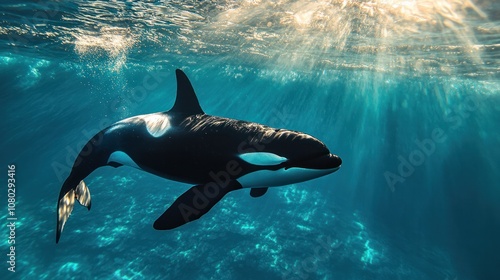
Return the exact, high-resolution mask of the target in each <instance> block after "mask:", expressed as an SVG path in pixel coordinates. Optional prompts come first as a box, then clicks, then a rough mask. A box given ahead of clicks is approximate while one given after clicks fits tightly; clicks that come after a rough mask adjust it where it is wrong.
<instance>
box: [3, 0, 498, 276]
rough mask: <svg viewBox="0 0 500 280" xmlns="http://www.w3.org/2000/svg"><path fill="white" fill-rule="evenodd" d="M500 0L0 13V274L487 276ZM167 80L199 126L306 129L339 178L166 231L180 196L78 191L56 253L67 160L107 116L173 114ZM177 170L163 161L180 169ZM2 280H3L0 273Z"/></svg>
mask: <svg viewBox="0 0 500 280" xmlns="http://www.w3.org/2000/svg"><path fill="white" fill-rule="evenodd" d="M499 11H500V6H499V4H498V3H496V2H495V1H476V0H474V1H451V0H450V1H448V0H435V1H287V0H285V1H268V2H266V1H243V2H240V1H216V2H210V1H173V2H172V1H147V2H131V1H113V2H104V1H88V2H87V1H73V2H71V3H65V2H59V1H54V2H51V1H34V2H28V1H25V2H22V1H2V3H1V4H0V13H1V15H2V16H1V19H0V20H1V22H2V24H1V26H0V81H1V83H2V90H1V95H0V98H1V100H0V103H1V104H2V108H3V110H2V118H1V120H0V122H1V127H2V137H1V138H0V141H1V142H0V146H1V147H2V153H1V155H2V156H1V161H2V166H4V171H3V173H2V176H3V177H2V178H3V179H2V180H3V182H4V183H2V186H3V187H2V188H3V189H4V191H0V199H1V200H0V201H1V205H2V208H1V209H2V210H1V211H2V212H1V213H0V219H1V220H2V223H5V224H8V222H7V216H8V209H7V188H8V187H7V179H8V167H7V166H8V165H10V164H15V166H16V175H15V179H16V203H17V204H16V217H17V218H18V220H17V222H16V226H17V227H16V232H15V233H16V236H15V237H16V239H15V240H16V244H15V245H16V272H15V273H12V272H10V271H8V270H7V268H8V267H9V264H8V263H7V261H8V256H6V255H7V254H9V244H8V240H9V239H8V236H9V233H10V231H8V228H7V227H5V226H4V227H2V230H1V231H0V234H1V237H0V238H1V239H0V243H1V244H2V246H1V248H2V249H1V252H0V256H2V258H1V261H2V263H3V264H4V265H3V266H2V271H1V272H0V275H1V279H295V280H298V279H443V280H444V279H460V280H461V279H496V278H498V277H499V272H498V269H497V267H498V263H499V257H498V252H499V251H500V241H499V239H498V236H500V203H498V202H499V201H500V189H499V183H498V182H499V180H500V164H499V159H500V130H499V129H498V123H499V122H500V75H499V73H500V72H499V70H500V68H499V65H500V36H499V35H498V34H499V32H500V18H499ZM176 68H182V69H183V70H184V71H185V72H186V74H187V75H188V76H189V77H190V79H191V82H192V83H193V86H194V88H195V90H196V91H197V94H198V98H199V100H200V103H201V106H202V108H203V109H204V111H205V112H206V113H208V114H212V115H217V116H223V117H229V118H235V119H242V120H248V121H253V122H259V123H263V124H267V125H270V126H274V127H283V128H288V129H293V130H298V131H303V132H306V133H308V134H311V135H313V136H315V137H317V138H318V139H321V140H322V141H323V142H324V143H325V144H326V145H327V146H328V147H329V148H330V150H331V151H332V153H335V154H338V155H339V156H340V157H341V158H342V159H343V165H342V168H341V169H340V170H339V171H337V172H336V173H334V174H331V175H328V176H325V177H322V178H319V179H315V180H312V181H308V182H304V183H299V184H295V185H291V186H284V187H281V188H271V189H270V190H269V191H268V193H267V194H266V195H265V196H263V197H261V198H252V197H250V196H249V194H248V191H245V190H242V191H236V192H232V193H230V194H229V195H227V196H226V197H225V198H224V199H223V200H222V201H221V202H220V203H219V204H217V205H216V206H215V207H214V208H213V209H212V210H211V211H210V212H209V213H208V214H207V215H205V216H204V217H202V218H201V219H200V220H198V221H196V222H192V223H189V224H186V225H184V226H182V227H180V228H178V229H175V230H172V231H155V230H154V229H153V228H152V224H153V222H154V220H155V219H156V218H157V217H158V216H159V215H161V214H162V213H163V212H164V211H165V209H166V208H167V207H168V206H169V205H170V204H171V203H172V202H173V201H174V200H175V199H176V198H177V197H178V196H179V195H180V194H182V193H183V192H184V191H185V190H187V189H188V188H189V187H190V186H189V185H186V184H181V183H177V182H173V181H168V180H165V179H162V178H159V177H155V176H153V175H151V174H147V173H144V172H140V171H138V170H135V169H132V168H127V167H122V168H118V169H114V168H111V167H106V168H101V169H99V170H97V171H95V172H94V173H93V174H92V175H91V176H89V177H88V179H87V180H86V182H87V184H88V186H89V188H90V190H91V192H92V201H93V202H92V205H93V206H92V210H91V211H90V212H88V211H87V210H86V209H84V208H83V207H75V210H74V211H73V214H72V216H71V218H70V219H69V221H68V223H67V224H66V226H65V230H64V233H63V236H62V238H61V241H60V242H59V244H57V245H56V244H55V228H56V205H57V198H58V194H59V190H60V188H61V184H62V182H63V180H64V179H65V178H66V176H67V175H68V173H69V168H70V167H69V166H71V165H72V162H73V160H74V156H75V154H76V153H78V152H79V150H80V149H81V147H82V146H83V145H84V143H86V142H87V141H88V139H89V138H90V137H91V136H92V135H93V134H94V133H96V132H97V131H99V130H100V129H102V128H104V127H106V126H107V125H108V124H110V123H113V122H116V121H118V120H121V119H123V118H127V117H130V116H134V115H139V114H146V113H152V112H158V111H166V110H168V109H170V107H171V106H172V105H173V102H174V98H175V87H176V85H175V73H174V70H175V69H176ZM172 160H175V159H172ZM4 276H5V277H4Z"/></svg>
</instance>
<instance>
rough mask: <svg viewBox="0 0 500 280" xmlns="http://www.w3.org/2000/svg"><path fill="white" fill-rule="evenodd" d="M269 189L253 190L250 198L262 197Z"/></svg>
mask: <svg viewBox="0 0 500 280" xmlns="http://www.w3.org/2000/svg"><path fill="white" fill-rule="evenodd" d="M267 189H268V188H251V189H250V196H251V197H261V196H263V195H265V194H266V192H267Z"/></svg>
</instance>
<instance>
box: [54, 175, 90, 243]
mask: <svg viewBox="0 0 500 280" xmlns="http://www.w3.org/2000/svg"><path fill="white" fill-rule="evenodd" d="M75 200H77V201H78V202H79V203H80V204H81V205H82V206H85V207H87V209H89V210H90V206H91V199H90V191H89V188H88V187H87V185H86V184H85V182H84V181H83V180H82V181H80V183H79V184H78V185H77V186H76V187H75V188H71V189H70V190H69V191H68V192H66V194H64V195H63V196H61V197H60V198H59V201H58V202H57V231H56V243H58V242H59V238H61V232H62V231H63V229H64V225H65V224H66V221H67V220H68V218H69V216H70V215H71V212H72V211H73V207H74V205H75Z"/></svg>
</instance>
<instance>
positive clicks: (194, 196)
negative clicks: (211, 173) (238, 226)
mask: <svg viewBox="0 0 500 280" xmlns="http://www.w3.org/2000/svg"><path fill="white" fill-rule="evenodd" d="M238 189H241V184H240V183H239V182H238V181H234V180H232V181H229V182H228V183H227V185H225V186H219V185H217V184H215V183H208V184H203V185H196V186H194V187H192V188H190V189H189V190H188V191H186V192H185V193H183V194H182V195H181V196H180V197H179V198H177V200H175V201H174V203H173V204H172V205H171V206H170V207H169V208H168V209H167V211H165V213H163V214H162V215H161V216H160V217H159V218H158V219H157V220H156V221H155V223H154V224H153V227H154V228H155V229H157V230H166V229H174V228H176V227H179V226H182V225H183V224H186V223H188V222H192V221H194V220H197V219H199V218H200V217H201V216H203V215H205V214H206V213H208V211H210V209H212V207H214V205H215V204H217V202H219V201H220V200H221V199H222V198H223V197H224V195H226V194H227V193H229V192H230V191H234V190H238Z"/></svg>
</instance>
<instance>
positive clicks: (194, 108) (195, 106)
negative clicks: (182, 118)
mask: <svg viewBox="0 0 500 280" xmlns="http://www.w3.org/2000/svg"><path fill="white" fill-rule="evenodd" d="M175 76H176V78H177V97H176V99H175V103H174V107H172V109H170V111H169V112H172V113H180V114H185V115H196V114H204V112H203V110H202V109H201V107H200V103H199V102H198V98H197V97H196V93H195V92H194V89H193V86H192V85H191V82H190V81H189V79H188V77H187V76H186V74H184V72H182V70H180V69H177V70H175Z"/></svg>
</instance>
